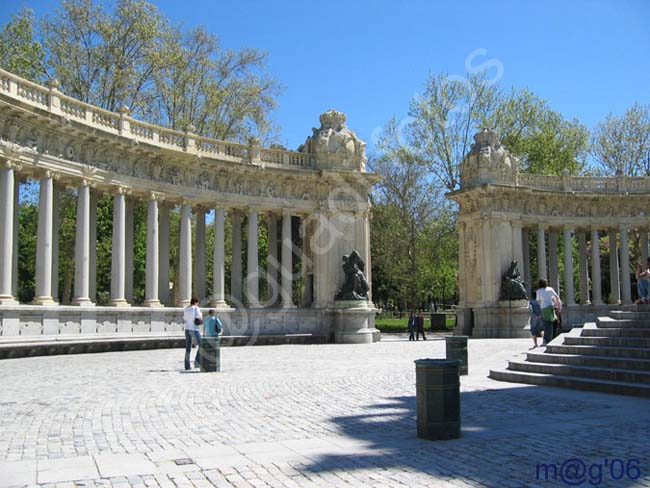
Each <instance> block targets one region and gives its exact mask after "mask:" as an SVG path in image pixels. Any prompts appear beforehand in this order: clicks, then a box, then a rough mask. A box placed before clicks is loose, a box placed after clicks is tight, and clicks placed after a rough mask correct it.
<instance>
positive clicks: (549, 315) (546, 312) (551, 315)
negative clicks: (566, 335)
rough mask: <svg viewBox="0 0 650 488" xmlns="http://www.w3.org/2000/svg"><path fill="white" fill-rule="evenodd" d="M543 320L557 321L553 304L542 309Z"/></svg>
mask: <svg viewBox="0 0 650 488" xmlns="http://www.w3.org/2000/svg"><path fill="white" fill-rule="evenodd" d="M542 320H543V321H544V322H555V321H556V320H557V317H556V316H555V309H554V308H553V305H549V306H548V307H544V308H543V309H542Z"/></svg>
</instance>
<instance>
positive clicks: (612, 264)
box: [607, 229, 621, 303]
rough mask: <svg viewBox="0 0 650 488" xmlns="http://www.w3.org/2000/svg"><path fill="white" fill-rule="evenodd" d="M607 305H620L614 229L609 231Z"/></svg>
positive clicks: (619, 283) (618, 271) (619, 284)
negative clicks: (608, 288)
mask: <svg viewBox="0 0 650 488" xmlns="http://www.w3.org/2000/svg"><path fill="white" fill-rule="evenodd" d="M607 233H608V234H609V282H610V288H611V291H610V296H609V303H621V282H620V275H621V273H620V269H619V267H618V246H617V242H616V229H609V231H608V232H607Z"/></svg>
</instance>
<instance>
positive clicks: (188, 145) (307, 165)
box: [0, 70, 377, 337]
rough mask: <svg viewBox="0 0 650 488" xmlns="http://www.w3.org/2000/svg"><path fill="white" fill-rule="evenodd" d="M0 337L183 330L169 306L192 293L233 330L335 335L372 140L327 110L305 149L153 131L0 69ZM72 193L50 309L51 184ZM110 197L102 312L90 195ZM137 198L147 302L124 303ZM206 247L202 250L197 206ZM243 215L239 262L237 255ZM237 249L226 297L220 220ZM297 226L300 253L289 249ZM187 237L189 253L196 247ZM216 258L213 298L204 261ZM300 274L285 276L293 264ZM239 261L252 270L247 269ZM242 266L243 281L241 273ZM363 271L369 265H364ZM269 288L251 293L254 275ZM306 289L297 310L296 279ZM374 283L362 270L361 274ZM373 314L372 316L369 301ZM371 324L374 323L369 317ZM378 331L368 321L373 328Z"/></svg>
mask: <svg viewBox="0 0 650 488" xmlns="http://www.w3.org/2000/svg"><path fill="white" fill-rule="evenodd" d="M0 163H1V167H0V327H1V329H0V335H2V336H3V337H15V336H22V335H59V334H78V333H81V334H93V333H112V332H127V333H128V332H145V333H146V332H178V331H180V330H182V324H181V313H180V310H179V308H178V307H182V306H185V305H186V304H188V303H189V300H190V298H191V297H192V296H197V297H198V298H199V299H201V300H202V304H206V305H209V306H211V307H216V308H218V309H219V310H220V313H221V317H222V318H223V319H224V322H225V324H226V333H229V334H232V335H257V334H261V335H264V334H285V335H286V334H315V335H321V336H323V335H325V336H328V337H329V335H330V334H332V333H333V332H335V330H334V329H335V328H336V316H337V314H338V311H337V310H335V309H336V304H335V303H334V296H335V294H336V291H337V289H338V288H339V286H340V285H341V283H342V280H343V276H342V274H343V273H342V271H341V266H340V263H341V257H342V256H343V255H344V254H347V253H349V252H350V251H351V250H352V249H357V250H358V251H359V252H360V254H361V256H362V258H363V259H364V261H366V263H369V262H370V243H369V225H368V218H369V210H370V208H369V201H368V193H369V191H370V187H371V186H372V184H373V183H374V182H376V181H377V176H376V175H373V174H370V173H367V172H366V171H365V144H363V142H362V141H360V140H359V139H358V138H357V137H356V135H355V134H354V132H352V131H351V130H349V129H348V128H347V127H346V126H345V116H344V115H343V114H341V113H339V112H336V111H328V112H326V113H324V114H323V115H321V127H320V129H314V135H313V136H311V137H309V138H307V142H306V143H305V146H304V148H303V150H302V152H297V151H287V150H282V149H269V148H263V147H260V145H259V141H257V140H255V139H251V140H250V141H249V144H248V145H241V144H235V143H230V142H225V141H218V140H213V139H208V138H204V137H200V136H197V135H195V134H193V133H192V132H191V128H190V130H188V131H184V132H180V131H174V130H170V129H166V128H163V127H159V126H155V125H152V124H147V123H144V122H141V121H138V120H136V119H133V118H132V117H130V116H129V115H128V110H127V109H123V110H121V111H120V113H112V112H108V111H105V110H102V109H99V108H97V107H94V106H91V105H88V104H85V103H83V102H80V101H78V100H75V99H72V98H70V97H67V96H65V95H64V94H62V93H61V92H60V91H59V90H58V87H57V83H56V82H55V81H51V82H50V83H49V85H48V87H43V86H41V85H38V84H35V83H32V82H29V81H27V80H24V79H21V78H19V77H17V76H15V75H13V74H11V73H9V72H6V71H3V70H0ZM25 179H32V180H38V181H39V198H38V200H39V203H38V235H37V252H36V274H35V298H34V301H33V303H30V304H18V302H17V301H16V289H17V252H18V247H19V246H20V242H19V240H18V233H17V222H18V215H17V212H18V207H19V205H18V203H19V202H18V189H19V186H18V185H19V183H20V182H21V181H24V180H25ZM61 187H67V188H76V189H77V208H76V235H75V245H74V249H75V272H74V288H73V289H74V292H73V301H72V304H73V305H72V306H63V305H59V304H58V303H57V301H56V298H55V297H56V296H57V295H58V292H57V284H58V280H57V278H56V275H57V271H58V264H57V262H58V249H57V247H58V245H57V242H58V241H57V232H58V217H57V212H58V206H57V201H58V199H57V194H58V191H59V188H61ZM106 194H110V195H111V196H112V199H113V229H112V236H113V237H112V249H111V277H110V283H111V286H110V306H101V307H100V306H96V305H95V302H96V293H97V287H96V281H97V277H96V259H97V255H96V233H97V197H98V195H106ZM136 201H144V202H146V207H147V212H146V216H147V217H146V234H147V238H146V277H145V289H144V303H142V304H139V305H138V306H134V305H135V304H134V303H133V226H134V222H133V216H134V212H133V205H134V202H136ZM174 209H178V212H179V220H180V226H179V227H180V229H179V236H178V242H179V248H178V272H177V279H176V282H175V283H173V295H174V297H173V303H172V297H171V295H170V286H169V283H170V248H169V243H170V212H171V211H174ZM208 212H212V213H211V215H212V216H213V217H212V219H211V220H212V225H214V235H215V244H214V248H213V249H206V246H205V235H206V213H208ZM244 217H245V218H246V222H247V224H246V229H245V232H246V236H247V239H246V241H245V242H246V246H247V249H246V259H245V260H243V259H236V258H235V256H241V255H242V253H241V251H242V245H243V242H244V241H243V239H242V233H243V232H244V231H243V229H242V222H243V218H244ZM227 219H230V225H231V228H232V246H231V247H232V256H231V267H230V276H231V282H230V293H229V294H226V291H227V290H226V283H225V276H226V272H225V271H226V270H225V265H226V256H225V247H226V246H225V226H226V220H227ZM294 219H300V228H301V237H302V248H301V249H298V248H297V247H296V246H295V244H294V243H293V241H292V233H291V229H292V220H294ZM260 221H261V222H263V225H266V226H267V235H268V239H269V243H273V244H274V245H269V246H268V256H267V269H265V270H261V269H260V268H259V265H258V264H259V263H258V260H259V245H258V243H259V240H258V237H259V232H260V229H259V222H260ZM193 235H194V245H193V244H192V242H193V238H192V237H193ZM207 252H212V253H213V254H212V255H213V263H214V265H213V266H214V267H213V270H212V271H213V273H212V274H213V283H212V294H211V296H206V277H205V263H206V253H207ZM296 259H299V260H300V263H301V266H300V273H299V276H298V277H294V273H293V271H292V270H293V269H294V261H295V260H296ZM242 261H245V262H242ZM244 269H246V273H244ZM367 269H368V270H369V269H370V266H368V267H367ZM262 274H264V275H265V280H264V281H265V282H266V283H268V286H269V289H268V290H267V291H266V292H265V293H263V295H265V297H266V298H265V299H264V300H263V299H262V297H261V296H260V288H259V285H260V277H261V275H262ZM295 278H300V279H301V280H302V282H303V284H304V286H303V289H302V297H301V300H300V301H301V303H297V304H294V303H293V299H292V286H293V283H292V281H293V280H294V279H295ZM368 278H369V279H370V276H369V277H368ZM368 308H369V309H371V307H368ZM370 315H371V316H374V315H372V314H370ZM367 326H368V327H369V328H370V329H372V328H373V326H372V317H370V321H369V322H367Z"/></svg>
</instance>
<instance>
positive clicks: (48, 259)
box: [10, 171, 55, 305]
mask: <svg viewBox="0 0 650 488" xmlns="http://www.w3.org/2000/svg"><path fill="white" fill-rule="evenodd" d="M12 184H13V182H12ZM53 199H54V174H53V173H52V172H51V171H46V172H45V173H44V174H43V176H42V177H41V188H40V196H39V203H38V236H37V238H36V296H35V297H34V304H35V305H54V304H55V302H54V299H53V298H52V251H53V242H52V240H53V236H52V219H53V204H54V201H53ZM10 262H11V261H10Z"/></svg>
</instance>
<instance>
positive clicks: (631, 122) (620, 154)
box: [591, 103, 650, 176]
mask: <svg viewBox="0 0 650 488" xmlns="http://www.w3.org/2000/svg"><path fill="white" fill-rule="evenodd" d="M591 154H592V156H593V158H594V159H595V163H596V165H597V167H598V169H600V170H601V171H603V172H605V173H606V174H609V175H614V174H621V175H625V176H650V104H647V105H642V104H640V103H635V104H634V105H632V107H630V108H629V109H627V110H626V112H625V114H623V115H622V116H620V117H617V116H615V115H613V114H611V113H610V114H608V115H607V116H606V117H605V119H604V120H603V121H601V122H599V123H598V124H597V125H596V127H595V128H594V130H593V135H592V138H591Z"/></svg>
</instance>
